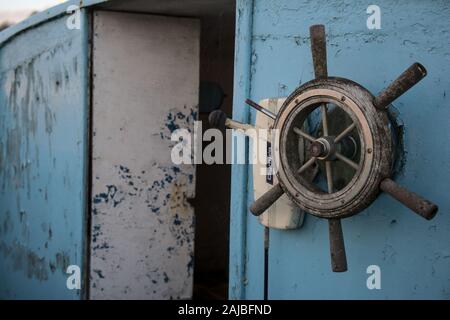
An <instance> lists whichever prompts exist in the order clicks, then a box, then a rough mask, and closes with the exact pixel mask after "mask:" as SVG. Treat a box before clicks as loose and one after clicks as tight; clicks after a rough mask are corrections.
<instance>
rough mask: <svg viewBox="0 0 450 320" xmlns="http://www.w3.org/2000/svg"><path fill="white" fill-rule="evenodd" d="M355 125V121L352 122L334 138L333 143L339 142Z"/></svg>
mask: <svg viewBox="0 0 450 320" xmlns="http://www.w3.org/2000/svg"><path fill="white" fill-rule="evenodd" d="M355 127H356V123H354V122H353V123H352V124H351V125H350V126H349V127H348V128H347V129H345V130H344V131H342V132H341V133H340V134H339V135H338V136H337V137H336V138H334V143H339V142H340V141H341V140H342V139H344V138H345V137H346V136H347V135H348V134H349V133H350V132H351V131H352V130H353V129H354V128H355Z"/></svg>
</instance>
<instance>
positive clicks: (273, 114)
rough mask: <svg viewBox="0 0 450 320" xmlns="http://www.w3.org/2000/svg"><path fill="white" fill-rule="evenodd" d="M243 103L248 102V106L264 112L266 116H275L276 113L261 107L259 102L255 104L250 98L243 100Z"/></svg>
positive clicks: (273, 117)
mask: <svg viewBox="0 0 450 320" xmlns="http://www.w3.org/2000/svg"><path fill="white" fill-rule="evenodd" d="M245 103H246V104H248V105H249V106H250V107H252V108H254V109H256V110H258V111H259V112H262V113H263V114H265V115H266V116H268V117H269V118H272V119H273V120H275V119H276V118H277V115H276V114H275V113H273V112H271V111H269V110H267V109H265V108H263V107H261V106H260V105H259V104H257V103H256V102H255V101H252V100H250V99H247V100H245Z"/></svg>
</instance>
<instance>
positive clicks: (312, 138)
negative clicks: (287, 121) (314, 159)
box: [293, 127, 316, 142]
mask: <svg viewBox="0 0 450 320" xmlns="http://www.w3.org/2000/svg"><path fill="white" fill-rule="evenodd" d="M293 130H294V132H295V133H296V134H298V135H299V136H302V137H303V138H305V139H306V140H309V141H311V142H314V141H316V138H314V137H313V136H310V135H309V134H307V133H306V132H304V131H302V130H300V129H299V128H297V127H294V129H293Z"/></svg>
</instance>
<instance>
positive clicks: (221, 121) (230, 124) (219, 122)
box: [208, 110, 255, 131]
mask: <svg viewBox="0 0 450 320" xmlns="http://www.w3.org/2000/svg"><path fill="white" fill-rule="evenodd" d="M208 120H209V124H210V125H211V126H212V127H214V128H216V129H220V130H222V131H224V130H225V128H231V129H241V130H244V131H245V130H249V129H255V127H254V126H252V125H249V124H245V123H242V122H239V121H234V120H231V119H229V118H227V115H226V114H225V112H223V111H222V110H215V111H213V112H211V113H210V114H209V117H208Z"/></svg>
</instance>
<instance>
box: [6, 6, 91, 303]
mask: <svg viewBox="0 0 450 320" xmlns="http://www.w3.org/2000/svg"><path fill="white" fill-rule="evenodd" d="M81 18H82V24H81V29H80V30H69V29H68V28H67V27H66V18H65V17H62V18H58V19H55V20H52V21H48V22H46V23H44V24H42V25H40V26H38V27H36V28H34V29H29V30H27V31H24V32H23V33H20V34H17V35H16V36H14V37H12V38H10V39H9V40H8V42H5V43H3V44H1V47H0V298H38V299H48V298H60V299H79V298H80V297H81V292H80V290H75V291H70V290H68V289H67V287H66V279H67V275H66V273H65V272H66V268H67V266H68V265H78V266H80V267H82V265H83V263H84V257H83V252H84V250H83V247H84V242H83V241H84V234H85V229H84V219H85V216H84V212H85V199H86V197H85V195H86V174H85V172H86V163H87V162H86V154H87V153H86V146H87V144H86V141H87V139H86V133H87V105H88V104H87V101H88V85H87V70H88V68H87V53H88V50H87V30H88V28H87V27H86V26H87V23H86V16H85V14H84V13H83V14H82V15H81Z"/></svg>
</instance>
